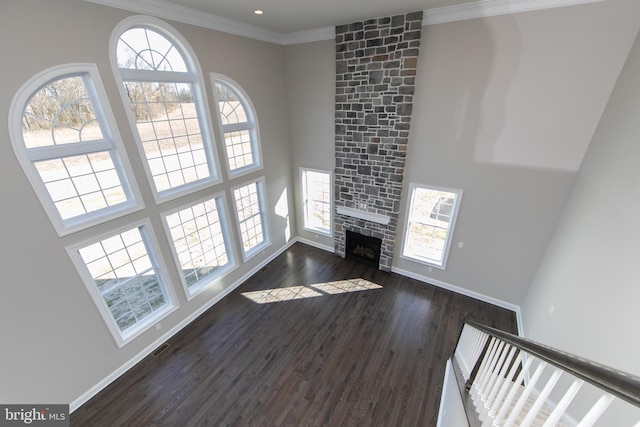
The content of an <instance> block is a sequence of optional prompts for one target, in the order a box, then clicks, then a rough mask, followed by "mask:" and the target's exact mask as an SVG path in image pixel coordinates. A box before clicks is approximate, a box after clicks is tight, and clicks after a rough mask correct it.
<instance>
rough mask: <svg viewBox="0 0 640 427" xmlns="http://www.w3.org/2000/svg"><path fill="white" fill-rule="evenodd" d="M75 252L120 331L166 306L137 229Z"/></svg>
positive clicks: (160, 286) (161, 288)
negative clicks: (77, 253) (80, 258)
mask: <svg viewBox="0 0 640 427" xmlns="http://www.w3.org/2000/svg"><path fill="white" fill-rule="evenodd" d="M78 252H79V254H80V256H81V257H82V260H83V261H84V263H85V265H86V266H87V269H88V271H89V273H90V274H91V277H92V278H93V280H94V283H95V286H96V287H97V289H98V291H99V293H100V295H101V296H102V298H103V299H104V302H105V303H106V305H107V307H108V308H109V311H110V312H111V315H112V316H113V320H114V321H115V323H116V324H117V325H118V328H119V329H120V331H125V330H127V329H129V328H130V327H131V326H133V325H135V324H136V323H138V322H140V321H141V320H143V319H145V318H147V317H148V316H149V315H151V314H153V313H154V312H155V311H156V310H158V309H159V308H162V307H164V306H165V305H166V304H167V303H168V301H167V300H166V298H165V294H164V291H163V287H162V285H161V283H160V281H159V278H158V275H157V273H156V269H155V268H154V266H153V262H152V260H151V258H150V256H149V253H148V250H147V247H146V244H145V242H144V239H143V238H142V234H141V231H140V229H139V228H134V229H131V230H128V231H126V232H123V233H121V234H118V235H115V236H112V237H109V238H107V239H104V240H102V241H99V242H97V243H94V244H91V245H89V246H86V247H84V248H81V249H79V250H78Z"/></svg>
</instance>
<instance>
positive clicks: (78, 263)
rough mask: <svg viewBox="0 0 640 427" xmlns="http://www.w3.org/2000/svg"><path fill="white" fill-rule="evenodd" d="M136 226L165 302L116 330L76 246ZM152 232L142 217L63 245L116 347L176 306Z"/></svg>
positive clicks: (105, 304) (176, 307) (167, 275)
mask: <svg viewBox="0 0 640 427" xmlns="http://www.w3.org/2000/svg"><path fill="white" fill-rule="evenodd" d="M133 228H140V229H141V234H142V238H143V240H144V242H145V246H146V248H147V252H148V255H149V258H150V259H151V262H152V264H153V267H154V268H155V269H156V272H157V275H158V281H159V282H160V285H161V289H162V291H163V296H164V297H165V300H166V304H165V306H164V307H163V308H161V309H158V310H157V311H155V312H154V313H153V314H151V315H149V316H148V317H147V318H145V319H144V320H142V321H140V322H139V323H137V324H135V325H133V326H131V327H130V328H129V329H127V330H126V331H124V332H123V331H120V328H119V327H118V325H117V324H116V322H115V320H114V319H113V316H112V315H111V311H110V310H109V307H107V303H106V302H105V301H104V298H103V297H102V295H101V294H100V291H99V290H98V288H97V286H96V284H95V281H94V279H93V277H92V276H91V273H90V272H89V270H88V268H87V266H86V264H85V263H84V260H83V259H82V256H81V255H80V253H79V250H80V249H82V248H84V247H86V246H89V245H91V244H93V243H96V242H99V241H101V240H104V239H106V238H109V237H111V236H114V235H116V234H120V233H122V232H124V231H127V230H130V229H133ZM155 236H156V233H155V232H154V231H153V227H152V225H151V221H150V220H149V219H143V220H140V221H137V222H134V223H129V224H127V225H126V226H123V227H118V228H116V229H111V230H109V231H108V232H106V233H102V234H100V235H98V236H92V237H91V238H89V239H86V240H83V241H82V242H79V243H76V244H74V245H72V246H68V247H67V248H66V250H67V253H68V254H69V257H70V258H71V261H72V262H73V264H74V265H75V267H76V269H77V270H78V273H79V274H80V277H81V278H82V281H83V282H84V284H85V287H86V289H87V290H88V291H89V294H90V295H91V298H92V299H93V301H94V303H95V304H96V307H97V308H98V311H99V312H100V314H101V315H102V318H103V320H104V322H105V324H106V325H107V327H108V328H109V331H110V332H111V335H112V336H113V339H114V340H115V342H116V344H117V345H118V348H122V347H124V346H125V345H126V344H128V343H129V342H131V341H132V340H133V339H135V338H136V337H138V336H140V335H141V334H142V333H144V332H145V331H147V330H148V329H149V328H151V327H152V326H153V325H155V324H156V323H158V322H159V321H161V320H162V319H164V318H165V317H167V316H168V315H169V314H171V313H172V312H174V311H175V310H177V309H178V307H179V305H178V302H177V301H178V300H177V298H176V295H175V292H174V290H173V287H172V286H171V283H170V281H169V272H168V271H167V267H166V263H165V262H164V261H163V259H162V257H161V255H160V249H159V244H158V241H157V239H156V237H155Z"/></svg>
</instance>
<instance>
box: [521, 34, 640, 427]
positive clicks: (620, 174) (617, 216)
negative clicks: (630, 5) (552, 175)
mask: <svg viewBox="0 0 640 427" xmlns="http://www.w3.org/2000/svg"><path fill="white" fill-rule="evenodd" d="M639 118H640V36H639V37H638V38H637V39H636V41H635V44H634V45H633V48H632V50H631V53H630V55H629V57H628V60H627V63H626V65H625V66H624V68H623V70H622V73H621V75H620V78H619V79H618V82H617V84H616V87H615V89H614V91H613V93H612V95H611V98H610V100H609V103H608V105H607V107H606V110H605V112H604V115H603V116H602V119H601V121H600V124H599V125H598V128H597V130H596V132H595V135H594V137H593V141H592V142H591V144H590V146H589V149H588V151H587V153H586V155H585V158H584V161H583V164H582V167H581V168H580V172H579V174H578V177H577V179H576V183H575V186H574V188H573V190H572V192H571V196H570V197H569V199H568V201H567V205H566V209H565V211H564V213H563V215H562V218H561V220H560V222H559V223H558V227H557V228H556V230H555V232H554V237H553V239H552V241H551V243H550V245H549V248H548V250H547V252H546V254H545V257H544V260H543V262H542V263H541V265H540V268H539V270H538V272H537V274H536V276H535V280H534V281H533V283H532V286H531V289H530V290H529V292H528V294H527V296H526V298H525V300H524V303H523V305H522V312H523V318H524V327H525V334H526V336H527V337H530V338H532V339H534V340H538V341H541V342H544V343H547V344H549V345H551V346H554V347H558V348H560V349H563V350H565V351H568V352H571V353H575V354H578V355H580V356H583V357H586V358H589V359H592V360H595V361H597V362H600V363H604V364H606V365H609V366H612V367H615V368H618V369H621V370H624V371H627V372H630V373H632V374H635V375H638V376H640V364H639V363H638V361H639V360H640V340H638V324H639V321H638V301H640V286H639V282H640V270H638V248H637V246H636V244H637V241H636V239H638V238H640V221H639V220H638V212H640V197H638V194H640V168H639V167H638V160H639V159H640V144H639V141H640V120H639ZM611 412H613V413H615V414H616V415H618V416H619V417H620V418H618V419H617V420H614V421H610V422H609V423H605V424H603V425H631V424H633V423H635V422H637V421H638V420H639V419H640V409H638V410H636V411H635V417H631V416H629V418H623V414H625V415H626V414H627V413H626V412H623V410H622V409H621V408H616V409H615V410H613V411H611ZM629 412H633V411H629Z"/></svg>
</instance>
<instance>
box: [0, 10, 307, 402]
mask: <svg viewBox="0 0 640 427" xmlns="http://www.w3.org/2000/svg"><path fill="white" fill-rule="evenodd" d="M128 15H130V13H128V12H125V11H121V10H117V9H112V8H108V7H104V6H98V5H95V4H91V3H88V2H84V1H79V0H60V1H56V2H52V1H49V0H27V1H11V2H3V3H2V6H1V10H0V51H1V52H2V54H3V58H4V61H3V67H2V79H3V80H2V85H0V99H1V100H2V102H0V117H2V118H3V119H2V120H0V138H1V139H2V144H0V186H1V190H0V194H2V195H3V198H4V200H3V209H2V219H3V221H2V223H1V225H0V227H1V233H0V234H1V235H2V241H3V244H2V245H1V248H2V249H1V251H2V254H1V256H0V270H1V271H2V272H3V277H2V291H1V296H0V325H2V326H0V327H1V328H2V351H1V352H0V379H1V380H0V402H4V403H28V402H34V403H37V402H53V403H55V402H60V403H69V402H73V401H74V400H76V399H78V398H79V397H80V396H81V395H83V393H85V392H87V391H88V390H90V389H91V388H92V387H94V386H95V385H96V384H98V383H99V382H100V381H102V380H103V379H105V378H106V377H108V376H109V375H111V374H112V373H113V372H114V371H116V370H117V369H119V368H120V367H122V366H124V365H125V364H126V363H127V362H129V361H130V360H131V359H132V358H134V357H135V356H136V355H138V354H139V353H141V352H142V351H143V350H145V349H146V348H147V347H148V346H150V345H151V344H152V343H154V341H156V340H157V339H159V338H160V337H161V336H162V335H163V334H165V333H166V332H167V331H170V330H171V329H172V328H174V327H175V326H177V325H179V324H180V323H181V322H183V321H184V320H185V319H187V318H188V317H189V316H190V315H192V314H193V313H195V312H196V311H197V310H198V309H200V308H202V307H203V306H205V305H206V304H207V303H208V302H209V301H211V300H212V299H213V298H215V297H216V295H219V294H220V293H221V292H223V291H224V290H225V289H226V288H228V287H229V286H231V285H232V284H233V283H234V282H236V281H237V280H239V279H240V278H241V277H242V276H244V275H245V274H246V273H247V272H249V271H251V270H252V269H253V268H255V267H256V266H258V265H259V264H260V263H262V262H264V261H265V260H266V259H268V258H269V257H270V256H271V255H272V254H274V253H275V252H277V251H278V250H280V249H281V248H282V247H283V246H284V245H285V244H286V243H287V240H286V237H285V234H286V226H287V224H286V222H287V220H288V221H289V222H290V224H289V226H290V229H291V230H294V231H293V233H292V234H294V235H295V229H296V223H295V215H293V209H294V205H293V202H292V194H293V190H292V188H291V185H292V172H291V167H290V165H291V158H290V150H289V147H290V144H289V137H288V134H287V128H288V121H287V110H286V99H285V97H284V96H283V93H284V92H285V79H284V74H285V73H284V48H283V47H281V46H276V45H272V44H268V43H263V42H259V41H254V40H251V39H248V38H243V37H237V36H232V35H228V34H224V33H219V32H215V31H211V30H206V29H202V28H197V27H193V26H189V25H185V24H180V23H175V22H170V24H171V25H173V26H174V27H175V28H176V29H177V30H178V31H179V32H180V33H181V34H182V35H183V36H184V37H185V38H186V39H187V41H188V42H189V43H190V44H191V46H192V47H193V49H194V50H195V52H196V54H197V55H198V59H199V61H200V64H201V66H202V71H203V72H204V73H205V74H206V79H205V80H206V86H207V91H208V95H209V101H210V102H211V101H212V93H211V87H210V82H209V78H208V73H209V72H219V73H223V74H226V75H228V76H230V77H231V78H233V79H235V80H236V81H237V82H238V83H239V84H240V85H241V86H242V87H243V88H244V90H245V91H246V92H247V94H248V95H249V97H250V98H251V100H252V101H253V104H254V105H255V107H256V109H257V112H258V119H259V123H260V130H261V136H262V148H263V158H264V164H265V168H264V170H263V171H261V172H255V173H252V174H251V175H249V176H245V177H242V178H238V179H237V180H234V181H232V182H230V183H229V182H227V183H224V184H222V185H218V186H215V187H213V188H212V189H209V190H204V191H201V192H200V193H198V194H197V195H196V196H195V197H201V196H204V195H206V194H208V193H214V192H218V191H221V190H227V194H229V191H228V190H229V188H230V187H231V186H232V185H236V184H239V183H242V182H245V181H246V180H249V179H251V178H257V177H259V176H261V175H265V176H266V184H267V199H268V203H269V217H270V218H269V219H270V225H271V239H272V245H271V246H270V247H269V248H267V249H266V250H265V252H264V253H262V254H259V255H258V256H256V257H254V258H252V259H251V260H250V261H249V262H248V263H247V264H244V265H242V264H241V265H240V267H239V268H238V269H237V270H235V271H234V272H233V273H231V274H230V275H229V276H228V277H226V278H225V279H224V280H223V281H222V283H220V285H218V286H215V288H210V289H208V290H207V291H205V292H204V293H202V294H200V295H199V296H198V297H196V298H194V299H193V300H191V301H189V302H187V301H186V300H185V296H184V292H183V291H182V288H181V286H180V285H179V282H178V276H177V274H178V273H177V272H175V271H174V272H173V274H172V277H171V279H172V280H171V281H172V285H173V286H174V287H175V290H176V294H177V296H178V303H179V304H180V308H179V309H178V310H177V311H175V312H174V313H172V314H171V315H170V316H169V317H167V318H166V319H164V320H163V321H162V322H161V325H162V329H161V330H159V331H157V330H156V329H155V328H152V329H151V330H149V331H147V332H145V333H144V334H143V335H141V336H140V337H138V338H136V339H135V340H133V341H132V342H131V343H129V344H127V345H126V346H125V347H124V348H122V349H120V350H119V349H118V348H117V346H116V343H115V341H114V340H113V338H112V336H111V334H110V333H109V331H108V330H107V327H106V326H105V323H104V322H103V319H102V317H101V316H100V314H99V313H98V310H97V309H96V306H95V305H94V303H93V301H92V300H91V298H90V296H89V293H88V292H87V290H86V288H85V285H84V284H83V282H82V281H81V279H80V277H79V275H78V273H77V272H76V270H75V268H74V266H73V265H72V263H71V260H70V259H69V257H68V255H67V253H66V251H65V247H66V246H68V245H71V244H74V243H77V242H80V241H82V240H84V239H87V238H89V237H90V236H92V235H93V234H92V231H91V230H84V231H82V232H78V233H74V234H71V235H69V236H66V237H63V238H59V237H58V236H57V235H56V233H55V231H54V229H53V226H52V225H51V223H50V222H49V220H48V218H47V216H46V215H45V212H44V210H43V208H42V206H41V205H40V203H39V201H38V199H37V197H36V195H35V193H34V191H33V189H32V188H31V186H30V185H29V182H28V181H27V178H26V176H25V174H24V173H23V171H22V169H21V168H20V166H19V165H18V162H17V160H16V157H15V155H14V153H13V150H12V147H11V144H10V142H9V134H8V130H7V116H8V110H9V104H10V102H11V100H12V98H13V96H14V94H15V93H16V92H17V90H18V89H19V88H20V86H21V85H22V84H23V83H24V82H25V81H27V80H28V79H29V78H30V77H31V76H33V75H34V74H36V73H38V72H40V71H42V70H44V69H46V68H48V67H51V66H54V65H58V64H64V63H72V62H89V63H96V64H97V65H98V68H99V71H100V75H101V77H102V81H103V83H104V86H105V88H106V91H107V93H108V94H109V99H110V102H111V106H112V109H113V111H114V115H115V117H116V120H117V124H118V127H119V131H120V133H121V135H122V138H123V140H124V141H125V144H126V148H127V152H128V154H129V157H130V159H131V163H132V165H133V168H134V169H135V170H136V179H137V181H138V184H139V186H140V187H141V191H142V193H143V197H144V203H145V205H146V207H147V209H146V210H145V211H144V212H138V213H135V214H132V215H128V216H127V217H125V218H121V219H118V220H116V221H114V222H113V223H112V224H118V225H124V224H127V223H129V222H131V221H134V220H137V219H141V218H144V217H150V218H151V220H152V223H153V227H154V229H155V230H157V231H160V230H162V226H161V223H160V217H159V212H161V211H164V210H166V209H168V208H170V207H174V206H178V205H179V204H181V203H183V202H184V200H185V199H184V198H183V199H177V200H174V201H171V202H167V203H166V204H163V205H162V206H159V207H158V206H156V205H155V203H154V201H153V198H152V197H151V192H150V190H149V187H148V181H147V178H146V176H145V175H144V172H143V168H142V160H141V159H140V156H139V153H138V150H137V149H136V148H135V146H134V143H133V135H132V130H131V127H130V125H129V123H128V121H127V117H126V115H125V110H124V105H123V103H122V99H121V98H120V94H119V92H118V88H117V86H116V81H115V78H114V75H113V72H112V69H111V65H110V63H109V56H108V48H109V38H110V36H111V32H112V31H113V28H114V27H115V26H116V25H117V24H118V23H119V22H120V21H121V20H122V19H123V18H125V17H126V16H128ZM211 107H213V105H212V104H211ZM211 110H212V111H214V110H213V108H211ZM285 191H286V193H285ZM283 194H287V197H288V198H284V199H282V200H284V209H281V210H280V209H279V210H278V212H281V211H284V212H288V213H289V217H288V218H286V215H278V214H276V213H275V209H276V208H275V205H276V204H277V203H278V201H280V200H281V197H283ZM228 197H229V196H228ZM229 201H230V199H228V202H229ZM229 206H230V204H229ZM98 229H99V230H100V231H105V230H107V229H108V227H105V226H104V225H102V226H100V227H98ZM157 234H158V236H159V237H158V239H159V241H160V244H161V252H162V253H161V255H162V256H163V258H164V260H165V262H166V263H167V264H169V266H170V268H171V266H173V260H172V258H171V254H170V251H169V247H168V241H167V239H166V238H165V237H164V236H163V235H162V234H161V233H157ZM236 234H237V233H235V230H233V236H234V240H235V246H236V248H239V247H240V244H239V242H238V237H237V235H236ZM292 237H293V236H292ZM240 259H241V258H240ZM173 270H175V269H173Z"/></svg>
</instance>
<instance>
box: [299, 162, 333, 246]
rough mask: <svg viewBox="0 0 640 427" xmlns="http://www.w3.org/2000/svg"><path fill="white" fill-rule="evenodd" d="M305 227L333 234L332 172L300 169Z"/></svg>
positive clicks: (317, 231)
mask: <svg viewBox="0 0 640 427" xmlns="http://www.w3.org/2000/svg"><path fill="white" fill-rule="evenodd" d="M300 180H301V181H302V182H301V184H302V216H303V221H304V228H306V229H307V230H310V231H313V232H315V233H320V234H324V235H331V172H325V171H319V170H312V169H305V168H301V169H300Z"/></svg>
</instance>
